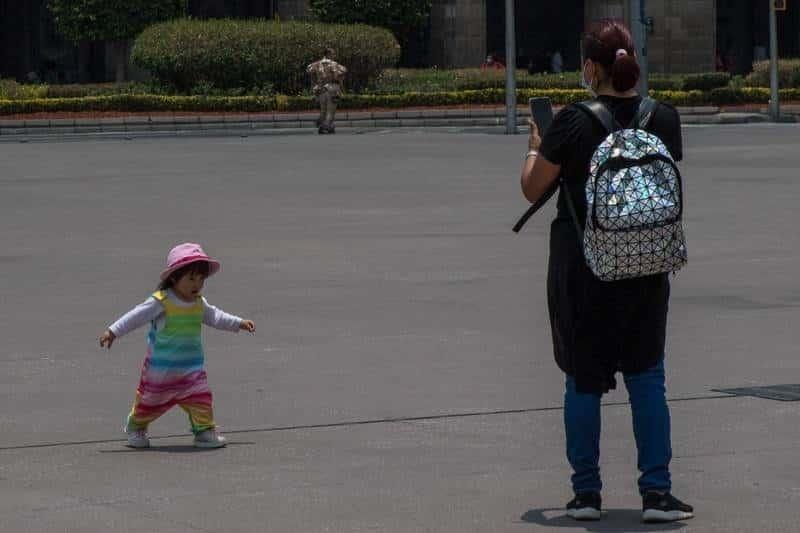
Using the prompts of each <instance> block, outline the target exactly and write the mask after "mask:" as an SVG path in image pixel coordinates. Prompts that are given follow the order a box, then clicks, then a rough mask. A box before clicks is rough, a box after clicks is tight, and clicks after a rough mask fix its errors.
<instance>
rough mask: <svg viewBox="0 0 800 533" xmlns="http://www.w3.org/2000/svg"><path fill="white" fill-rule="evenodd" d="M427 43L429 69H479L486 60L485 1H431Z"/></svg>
mask: <svg viewBox="0 0 800 533" xmlns="http://www.w3.org/2000/svg"><path fill="white" fill-rule="evenodd" d="M493 1H495V0H493ZM430 39H431V40H430V43H431V44H430V51H431V63H432V64H433V65H437V66H439V67H448V68H449V67H478V66H480V64H481V63H482V62H483V60H484V58H485V57H486V0H433V7H432V9H431V37H430Z"/></svg>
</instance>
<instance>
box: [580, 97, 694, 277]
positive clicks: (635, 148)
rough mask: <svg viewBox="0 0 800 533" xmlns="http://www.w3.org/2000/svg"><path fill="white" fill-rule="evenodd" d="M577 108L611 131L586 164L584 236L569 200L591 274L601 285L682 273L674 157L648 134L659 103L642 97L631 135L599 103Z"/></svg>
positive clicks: (680, 210)
mask: <svg viewBox="0 0 800 533" xmlns="http://www.w3.org/2000/svg"><path fill="white" fill-rule="evenodd" d="M578 105H579V107H580V108H581V109H582V110H584V111H585V112H587V113H589V114H590V115H591V116H592V117H593V118H594V119H596V120H597V121H598V122H599V123H600V124H602V125H603V127H604V128H606V131H608V132H609V134H608V136H607V137H606V138H605V139H604V140H603V142H601V143H600V145H599V146H598V147H597V149H596V150H595V152H594V154H593V155H592V159H591V163H590V165H589V178H588V180H587V181H586V189H585V194H586V227H585V229H584V230H583V231H581V228H580V225H579V224H578V217H577V215H576V212H575V206H574V205H573V204H572V199H571V197H570V195H569V194H565V196H566V199H567V205H568V207H569V210H570V213H571V215H572V218H573V220H574V221H575V225H576V227H577V229H578V235H582V238H581V243H582V247H583V254H584V257H585V258H586V262H587V264H588V265H589V268H590V269H591V271H592V272H593V273H594V274H595V275H596V276H597V277H598V278H600V279H601V280H604V281H615V280H620V279H628V278H638V277H643V276H649V275H652V274H660V273H664V272H675V271H677V270H678V269H680V268H681V267H683V265H685V264H686V261H687V256H686V241H685V238H684V233H683V225H682V222H681V218H682V215H683V188H682V182H681V174H680V171H679V170H678V167H677V166H676V165H675V161H674V160H673V159H672V155H670V153H669V150H667V147H666V146H665V145H664V143H663V142H662V141H661V139H659V138H658V137H657V136H656V135H653V134H652V133H649V132H647V131H646V128H647V126H648V124H649V122H650V119H651V118H652V116H653V113H654V112H655V109H656V106H657V105H658V104H657V103H656V102H655V101H654V100H652V99H650V98H644V99H643V100H642V102H641V104H640V106H639V109H638V111H637V113H636V116H635V117H634V119H633V122H632V123H631V124H630V125H629V126H628V127H627V128H622V127H620V126H619V124H618V123H616V121H615V120H614V117H613V115H612V114H611V112H610V111H609V110H608V108H607V107H606V106H605V105H604V104H603V103H601V102H599V101H596V100H595V101H590V102H583V103H580V104H578ZM565 185H566V183H565Z"/></svg>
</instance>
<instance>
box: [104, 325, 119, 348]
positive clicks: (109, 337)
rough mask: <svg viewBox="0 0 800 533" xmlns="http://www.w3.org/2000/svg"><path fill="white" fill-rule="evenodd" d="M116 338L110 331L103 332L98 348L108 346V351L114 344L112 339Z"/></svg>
mask: <svg viewBox="0 0 800 533" xmlns="http://www.w3.org/2000/svg"><path fill="white" fill-rule="evenodd" d="M116 338H117V336H116V335H114V332H112V331H111V330H110V329H107V330H105V331H104V332H103V334H102V335H100V347H101V348H103V347H105V345H106V344H108V349H109V350H110V349H111V345H112V344H114V339H116Z"/></svg>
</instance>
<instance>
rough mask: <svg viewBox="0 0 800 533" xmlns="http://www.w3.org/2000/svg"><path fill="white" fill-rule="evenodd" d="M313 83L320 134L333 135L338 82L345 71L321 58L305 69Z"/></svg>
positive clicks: (340, 92)
mask: <svg viewBox="0 0 800 533" xmlns="http://www.w3.org/2000/svg"><path fill="white" fill-rule="evenodd" d="M306 72H308V73H309V74H310V75H311V80H312V81H313V82H314V89H313V90H314V94H315V95H316V97H317V100H319V107H320V110H319V121H318V122H317V124H318V125H319V132H320V133H335V132H336V128H334V126H333V116H334V115H335V114H336V104H337V103H338V102H339V97H340V96H341V94H342V87H341V84H340V82H341V81H342V78H343V77H344V75H345V73H346V72H347V69H346V68H344V67H343V66H342V65H340V64H339V63H337V62H336V61H334V60H332V59H328V58H327V57H323V58H322V59H320V60H319V61H315V62H313V63H311V64H310V65H308V68H307V69H306Z"/></svg>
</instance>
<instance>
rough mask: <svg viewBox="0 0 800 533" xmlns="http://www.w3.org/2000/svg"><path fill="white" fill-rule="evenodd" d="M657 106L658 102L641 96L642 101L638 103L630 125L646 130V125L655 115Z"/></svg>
mask: <svg viewBox="0 0 800 533" xmlns="http://www.w3.org/2000/svg"><path fill="white" fill-rule="evenodd" d="M657 108H658V102H656V101H655V100H653V99H652V98H650V97H647V96H645V97H644V98H642V101H641V102H640V103H639V109H638V110H637V111H636V115H634V117H633V120H632V121H631V125H630V127H631V128H634V129H640V130H646V129H647V126H649V125H650V121H651V120H653V115H655V113H656V109H657Z"/></svg>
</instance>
